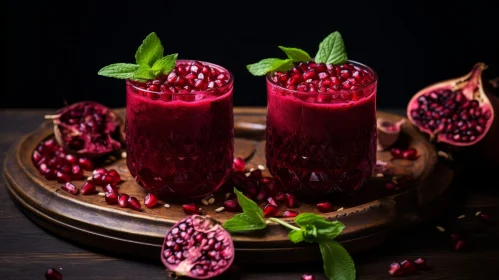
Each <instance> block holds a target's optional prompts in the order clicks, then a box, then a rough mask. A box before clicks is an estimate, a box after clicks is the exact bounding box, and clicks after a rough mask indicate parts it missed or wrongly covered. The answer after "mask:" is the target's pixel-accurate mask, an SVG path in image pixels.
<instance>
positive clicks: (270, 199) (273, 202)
mask: <svg viewBox="0 0 499 280" xmlns="http://www.w3.org/2000/svg"><path fill="white" fill-rule="evenodd" d="M267 202H268V203H269V204H272V205H274V206H276V207H277V203H276V202H275V201H274V199H273V198H272V197H269V198H267Z"/></svg>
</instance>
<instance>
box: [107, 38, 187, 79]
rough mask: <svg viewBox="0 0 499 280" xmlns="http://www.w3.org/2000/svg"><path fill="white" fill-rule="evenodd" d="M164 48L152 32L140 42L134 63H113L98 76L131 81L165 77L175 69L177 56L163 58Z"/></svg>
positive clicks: (171, 55) (170, 55)
mask: <svg viewBox="0 0 499 280" xmlns="http://www.w3.org/2000/svg"><path fill="white" fill-rule="evenodd" d="M163 52H164V48H163V45H161V41H160V39H159V38H158V36H157V35H156V33H154V32H152V33H151V34H149V35H147V37H146V38H145V39H144V41H142V44H141V45H140V46H139V48H138V49H137V52H136V53H135V62H136V63H137V64H130V63H115V64H111V65H108V66H106V67H103V68H102V69H100V70H99V72H98V74H99V75H101V76H106V77H112V78H118V79H132V80H136V81H144V80H152V79H154V78H156V77H158V76H160V75H167V74H168V73H170V72H171V71H172V70H173V69H174V68H175V63H176V61H177V56H178V54H176V53H174V54H169V55H167V56H163Z"/></svg>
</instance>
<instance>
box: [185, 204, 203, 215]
mask: <svg viewBox="0 0 499 280" xmlns="http://www.w3.org/2000/svg"><path fill="white" fill-rule="evenodd" d="M182 209H184V213H185V214H187V215H194V214H198V213H199V208H198V207H197V206H196V204H194V203H190V204H184V205H182Z"/></svg>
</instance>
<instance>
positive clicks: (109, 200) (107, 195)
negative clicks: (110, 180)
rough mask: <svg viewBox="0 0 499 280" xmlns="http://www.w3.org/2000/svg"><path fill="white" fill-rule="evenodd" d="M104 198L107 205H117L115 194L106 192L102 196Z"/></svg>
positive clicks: (116, 195)
mask: <svg viewBox="0 0 499 280" xmlns="http://www.w3.org/2000/svg"><path fill="white" fill-rule="evenodd" d="M104 198H105V199H106V203H107V204H109V205H114V204H117V203H118V194H117V193H115V192H106V193H105V194H104Z"/></svg>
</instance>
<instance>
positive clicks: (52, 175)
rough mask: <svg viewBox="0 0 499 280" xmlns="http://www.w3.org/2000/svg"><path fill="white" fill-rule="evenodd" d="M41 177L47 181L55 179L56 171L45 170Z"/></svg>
mask: <svg viewBox="0 0 499 280" xmlns="http://www.w3.org/2000/svg"><path fill="white" fill-rule="evenodd" d="M42 175H43V176H45V179H47V180H55V179H57V171H56V170H53V169H46V170H45V171H44V172H42Z"/></svg>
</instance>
